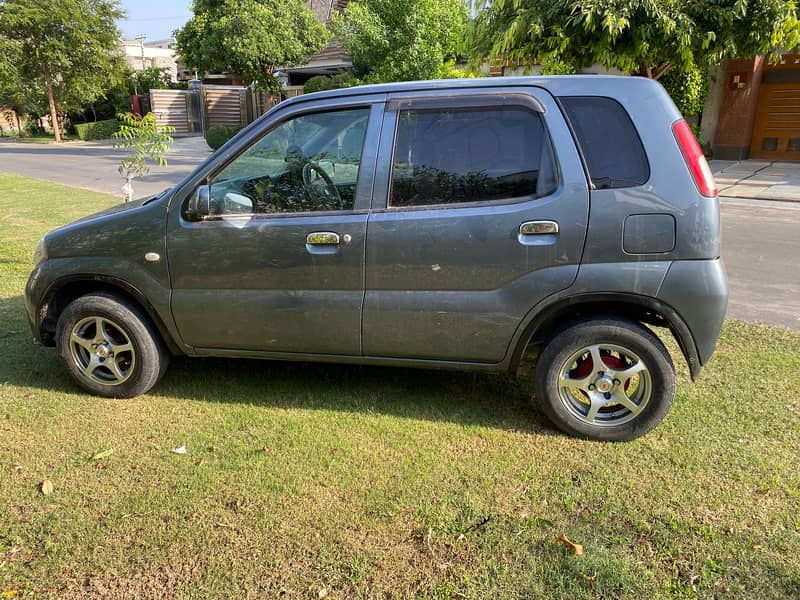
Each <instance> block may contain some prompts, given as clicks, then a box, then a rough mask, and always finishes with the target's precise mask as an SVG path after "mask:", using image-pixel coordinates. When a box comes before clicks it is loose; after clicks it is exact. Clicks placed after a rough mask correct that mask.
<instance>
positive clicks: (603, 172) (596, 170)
mask: <svg viewBox="0 0 800 600" xmlns="http://www.w3.org/2000/svg"><path fill="white" fill-rule="evenodd" d="M559 102H560V103H561V106H562V107H563V109H564V112H565V114H566V117H567V119H568V120H569V122H570V125H571V126H572V131H573V133H574V134H575V138H576V141H577V143H578V146H579V147H580V150H581V153H582V154H583V159H584V161H585V162H586V168H587V169H588V170H589V178H590V179H591V181H592V184H593V185H594V187H595V188H597V189H609V188H626V187H634V186H637V185H642V184H643V183H645V182H646V181H647V180H648V179H649V178H650V165H649V163H648V162H647V154H646V153H645V151H644V146H642V140H641V139H640V138H639V134H638V132H637V131H636V126H635V125H634V124H633V121H631V118H630V116H628V113H627V112H626V111H625V109H624V108H623V107H622V105H621V104H620V103H619V102H617V101H616V100H613V99H611V98H604V97H596V96H562V97H560V98H559Z"/></svg>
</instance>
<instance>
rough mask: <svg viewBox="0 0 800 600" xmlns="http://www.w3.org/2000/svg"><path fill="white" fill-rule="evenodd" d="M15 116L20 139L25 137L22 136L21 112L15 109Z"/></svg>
mask: <svg viewBox="0 0 800 600" xmlns="http://www.w3.org/2000/svg"><path fill="white" fill-rule="evenodd" d="M14 116H16V117H17V135H18V136H19V137H23V135H22V121H20V120H19V111H17V109H16V108H15V109H14Z"/></svg>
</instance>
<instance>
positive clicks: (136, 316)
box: [56, 292, 169, 398]
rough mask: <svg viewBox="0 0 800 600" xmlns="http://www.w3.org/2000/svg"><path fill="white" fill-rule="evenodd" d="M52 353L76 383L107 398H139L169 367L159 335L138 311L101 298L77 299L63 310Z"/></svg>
mask: <svg viewBox="0 0 800 600" xmlns="http://www.w3.org/2000/svg"><path fill="white" fill-rule="evenodd" d="M98 324H99V325H98ZM76 328H77V329H76ZM98 328H99V329H100V330H102V333H98ZM73 333H74V334H75V336H74V337H73ZM101 340H105V341H104V342H103V343H99V344H98V343H97V342H99V341H101ZM95 346H97V347H96V348H95ZM100 346H102V348H101V347H100ZM56 347H57V348H58V352H59V354H60V355H61V358H62V359H63V360H64V362H65V364H66V365H67V369H68V370H69V372H70V374H71V375H72V377H73V378H74V379H75V381H77V382H78V384H79V385H80V386H81V387H83V388H84V389H86V390H87V391H89V392H91V393H93V394H96V395H98V396H103V397H106V398H133V397H135V396H139V395H140V394H144V393H145V392H147V391H148V390H149V389H150V388H152V387H153V386H154V385H155V384H156V383H157V382H158V380H159V379H161V377H162V376H163V375H164V372H165V371H166V369H167V365H168V364H169V354H168V352H167V351H166V350H165V348H164V345H163V343H162V341H161V338H160V336H159V334H158V332H157V331H156V329H155V327H153V325H152V323H151V322H150V320H149V319H148V317H147V316H146V315H145V314H144V313H143V312H142V311H141V309H140V308H139V307H138V306H136V305H135V304H133V303H131V302H129V301H127V300H124V299H122V298H119V297H117V296H114V295H112V294H108V293H102V292H98V293H95V294H89V295H86V296H81V297H80V298H78V299H76V300H74V301H73V302H71V303H70V304H69V305H68V306H67V307H66V308H65V309H64V311H63V312H62V313H61V316H60V317H59V319H58V324H57V325H56ZM116 350H118V351H116ZM109 353H110V354H109ZM101 354H102V356H101ZM112 361H113V364H112ZM126 367H127V368H126Z"/></svg>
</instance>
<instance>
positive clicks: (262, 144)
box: [209, 108, 369, 216]
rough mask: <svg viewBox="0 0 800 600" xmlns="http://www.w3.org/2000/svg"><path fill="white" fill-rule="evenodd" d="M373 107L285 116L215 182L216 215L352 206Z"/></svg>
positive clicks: (213, 209) (212, 193)
mask: <svg viewBox="0 0 800 600" xmlns="http://www.w3.org/2000/svg"><path fill="white" fill-rule="evenodd" d="M368 120H369V108H357V109H349V110H339V111H331V112H321V113H313V114H306V115H301V116H298V117H295V118H293V119H290V120H288V121H285V122H283V123H281V124H280V125H278V126H277V127H275V128H274V129H272V130H270V131H269V133H267V134H266V135H265V136H264V137H263V138H261V139H260V140H259V141H258V142H256V143H255V144H253V145H252V146H250V148H248V149H247V150H246V151H245V152H244V153H242V154H240V155H239V156H238V157H237V158H236V159H234V160H233V162H231V163H230V164H228V165H227V166H226V167H225V168H224V169H223V170H222V171H220V172H219V173H217V174H216V175H215V176H214V177H213V179H212V180H211V182H210V190H209V196H210V212H211V214H212V215H218V216H224V215H231V214H276V213H297V212H316V211H332V210H352V209H353V206H354V204H355V194H356V187H357V184H358V168H359V164H360V162H361V150H362V147H363V145H364V136H365V135H366V131H367V122H368Z"/></svg>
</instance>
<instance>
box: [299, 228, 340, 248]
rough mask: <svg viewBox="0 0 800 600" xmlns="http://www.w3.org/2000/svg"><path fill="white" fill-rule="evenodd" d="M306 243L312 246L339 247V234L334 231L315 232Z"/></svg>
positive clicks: (309, 235)
mask: <svg viewBox="0 0 800 600" xmlns="http://www.w3.org/2000/svg"><path fill="white" fill-rule="evenodd" d="M306 243H307V244H308V245H310V246H338V245H339V234H338V233H334V232H333V231H314V232H313V233H309V234H308V235H307V236H306Z"/></svg>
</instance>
